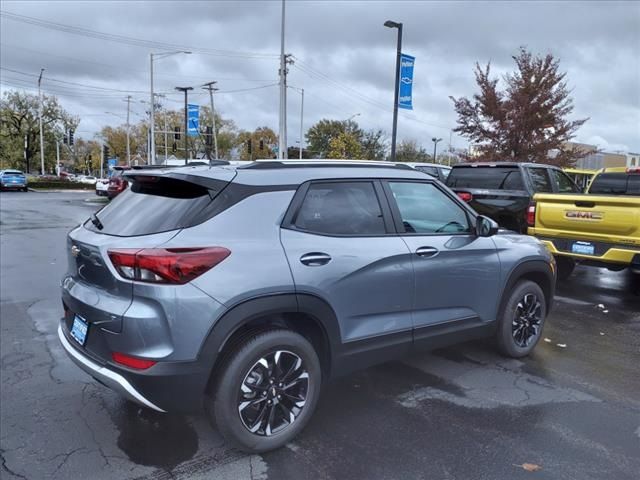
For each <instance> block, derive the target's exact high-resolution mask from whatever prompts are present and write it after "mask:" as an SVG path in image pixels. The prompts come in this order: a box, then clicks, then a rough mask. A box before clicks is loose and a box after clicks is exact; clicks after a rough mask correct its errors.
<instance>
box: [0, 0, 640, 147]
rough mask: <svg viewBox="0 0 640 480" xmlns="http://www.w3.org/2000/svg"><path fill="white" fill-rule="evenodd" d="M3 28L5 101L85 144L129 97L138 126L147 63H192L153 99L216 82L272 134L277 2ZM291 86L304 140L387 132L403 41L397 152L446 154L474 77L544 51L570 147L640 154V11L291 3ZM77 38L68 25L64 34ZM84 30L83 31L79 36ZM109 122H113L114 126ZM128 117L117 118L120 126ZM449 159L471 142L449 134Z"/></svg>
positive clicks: (159, 86) (31, 20) (170, 72)
mask: <svg viewBox="0 0 640 480" xmlns="http://www.w3.org/2000/svg"><path fill="white" fill-rule="evenodd" d="M1 5H2V13H3V15H2V17H1V24H0V27H1V28H0V42H1V45H0V46H1V57H0V58H1V67H2V70H1V71H0V74H1V75H0V80H1V83H2V89H3V90H5V89H8V88H15V87H19V88H24V89H32V90H33V89H36V84H37V74H38V73H39V72H40V68H45V69H46V70H45V74H44V77H43V88H44V89H45V91H46V92H48V93H54V94H56V95H57V96H58V97H59V98H60V100H61V102H62V103H63V105H64V106H65V108H66V109H67V110H69V111H70V112H72V113H75V114H77V115H80V117H81V118H82V121H81V124H80V127H79V132H78V135H80V136H84V137H87V138H90V137H91V136H92V135H93V134H94V133H95V132H96V131H97V130H99V129H100V128H101V127H102V126H103V125H105V124H114V123H119V122H122V120H121V118H123V117H124V115H125V114H126V103H125V101H124V98H125V97H126V96H127V95H129V94H130V95H132V98H133V102H134V103H133V104H132V111H133V112H134V113H133V115H132V122H133V121H137V120H140V119H142V118H143V117H144V111H145V108H146V106H145V104H143V103H140V101H141V100H147V99H148V97H149V94H148V91H149V54H150V52H163V51H171V50H174V49H176V48H178V49H188V50H192V51H193V53H192V54H191V55H175V56H171V57H168V58H164V59H160V60H157V61H156V62H154V65H155V75H154V79H155V90H156V91H158V92H162V93H166V94H167V99H166V101H165V102H166V105H167V106H168V107H170V108H175V109H177V108H180V106H181V98H182V97H181V96H180V95H181V94H179V93H177V92H175V91H174V87H175V86H194V87H196V89H195V90H194V92H197V94H195V95H193V96H192V97H191V100H193V101H192V102H190V103H199V104H202V105H205V104H206V103H207V101H208V96H207V95H206V94H205V93H204V91H203V90H201V89H200V88H199V87H198V86H199V85H202V84H203V83H205V82H208V81H211V80H216V81H218V84H219V87H220V91H219V92H218V94H217V96H216V107H217V108H218V109H219V110H220V112H221V113H222V115H223V116H224V117H226V118H231V119H233V120H234V121H235V122H236V123H237V125H238V126H239V127H240V128H242V129H247V130H248V129H254V128H256V127H258V126H263V125H267V126H270V127H271V128H273V129H274V130H277V126H278V87H277V86H275V85H274V84H276V83H277V81H278V67H279V57H278V55H279V52H280V13H281V10H280V9H281V3H280V2H279V1H275V2H273V1H264V2H262V1H242V2H241V1H232V2H223V1H200V2H187V1H170V0H165V1H155V2H154V1H150V2H142V1H126V2H118V1H97V0H95V1H89V0H85V1H69V2H63V1H47V2H38V1H32V0H29V1H8V0H3V1H2V3H1ZM286 9H287V12H286V15H287V18H286V47H285V49H286V52H287V53H291V54H292V55H293V57H294V61H295V63H294V64H293V65H292V66H291V67H290V74H289V80H288V81H289V84H290V85H292V86H295V87H299V88H304V91H305V106H304V107H305V113H304V125H305V129H306V128H308V127H309V126H311V125H312V124H313V123H314V122H316V121H317V120H319V119H321V118H333V119H340V120H343V119H346V118H349V117H351V116H353V115H356V114H359V115H358V116H357V117H356V118H355V120H356V121H358V123H359V124H360V125H361V126H362V127H363V128H367V129H369V128H382V129H384V130H386V131H387V132H390V131H391V123H392V113H391V112H392V105H393V82H394V63H395V48H396V34H395V30H390V29H388V28H385V27H384V26H383V23H384V21H385V20H387V19H391V20H394V21H397V22H403V23H404V40H403V51H404V52H405V53H408V54H411V55H414V56H415V57H416V65H415V78H414V110H413V111H401V113H400V118H399V122H398V137H399V138H400V139H402V138H407V139H415V140H417V141H418V142H419V143H422V144H423V145H424V146H425V147H427V148H431V141H430V139H431V138H432V137H433V136H438V137H442V138H443V139H444V141H443V144H445V146H446V144H448V143H449V136H450V131H451V129H452V128H453V127H454V126H455V119H456V116H455V112H454V110H453V107H452V103H451V101H450V100H449V96H450V95H451V96H454V97H458V96H470V95H472V94H473V93H474V92H475V84H474V81H473V70H472V69H473V65H474V62H476V61H479V62H481V63H485V62H487V61H491V62H492V66H493V71H494V72H495V73H496V74H501V73H504V72H507V71H509V70H511V69H512V68H513V61H512V59H511V55H513V54H515V53H516V52H517V49H518V47H519V46H521V45H523V46H526V47H528V48H529V49H530V50H532V51H533V52H535V53H540V54H545V53H547V52H551V53H553V54H554V55H556V56H557V57H559V58H560V60H561V69H562V70H564V71H566V72H567V80H568V83H569V86H570V87H571V88H572V91H573V98H574V104H575V110H574V117H575V118H584V117H589V118H590V120H589V121H588V122H587V123H586V124H585V126H583V127H582V129H581V130H580V131H579V132H578V136H577V138H576V139H577V140H578V141H582V142H585V143H593V144H597V145H598V146H599V147H600V148H603V149H605V150H610V151H615V150H627V151H628V150H631V151H636V152H638V151H640V2H611V1H603V2H597V1H586V2H578V1H549V2H541V1H536V2H524V1H517V2H516V1H514V2H481V1H475V2H453V1H446V2H435V1H416V2H402V1H370V2H348V1H295V0H289V1H287V4H286ZM69 27H71V28H69ZM79 33H80V34H79ZM105 112H111V113H105ZM288 112H289V113H288V115H289V121H288V128H289V135H288V143H289V144H290V145H294V144H295V142H296V141H298V140H299V125H300V95H299V94H298V93H297V92H296V91H294V90H292V91H290V92H289V104H288ZM119 116H122V117H119ZM452 143H453V145H454V146H455V147H464V146H466V144H467V142H466V141H465V140H464V139H462V138H459V137H457V136H456V135H453V137H452Z"/></svg>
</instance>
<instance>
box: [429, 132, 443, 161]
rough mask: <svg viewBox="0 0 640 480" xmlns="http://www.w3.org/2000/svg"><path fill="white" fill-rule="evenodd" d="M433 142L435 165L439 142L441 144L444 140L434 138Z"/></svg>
mask: <svg viewBox="0 0 640 480" xmlns="http://www.w3.org/2000/svg"><path fill="white" fill-rule="evenodd" d="M431 141H432V142H433V163H436V152H437V151H438V142H441V141H442V139H441V138H436V137H433V138H432V139H431Z"/></svg>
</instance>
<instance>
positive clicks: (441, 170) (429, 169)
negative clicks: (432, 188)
mask: <svg viewBox="0 0 640 480" xmlns="http://www.w3.org/2000/svg"><path fill="white" fill-rule="evenodd" d="M406 164H407V165H409V166H411V167H412V168H415V169H416V170H419V171H421V172H424V173H427V174H429V175H431V176H432V177H433V178H437V179H438V180H440V181H441V182H446V181H447V177H448V176H449V172H450V171H451V167H448V166H447V165H441V164H439V163H422V162H406Z"/></svg>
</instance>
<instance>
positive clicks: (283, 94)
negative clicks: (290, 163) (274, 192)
mask: <svg viewBox="0 0 640 480" xmlns="http://www.w3.org/2000/svg"><path fill="white" fill-rule="evenodd" d="M284 2H285V0H282V20H281V23H280V125H279V128H278V158H280V159H285V158H287V72H286V69H287V61H286V58H285V54H284V19H285V8H284Z"/></svg>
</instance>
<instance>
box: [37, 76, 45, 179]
mask: <svg viewBox="0 0 640 480" xmlns="http://www.w3.org/2000/svg"><path fill="white" fill-rule="evenodd" d="M43 73H44V68H41V69H40V76H39V77H38V100H39V101H38V106H39V108H38V117H39V123H40V169H41V173H42V175H44V173H45V172H44V133H43V128H42V91H41V90H40V83H41V82H42V74H43Z"/></svg>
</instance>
